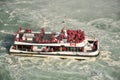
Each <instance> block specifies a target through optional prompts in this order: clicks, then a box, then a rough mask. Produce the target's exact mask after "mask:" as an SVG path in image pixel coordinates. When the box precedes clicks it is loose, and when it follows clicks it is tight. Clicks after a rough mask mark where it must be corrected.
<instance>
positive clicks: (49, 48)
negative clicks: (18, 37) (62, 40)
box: [17, 45, 84, 52]
mask: <svg viewBox="0 0 120 80" xmlns="http://www.w3.org/2000/svg"><path fill="white" fill-rule="evenodd" d="M37 47H38V49H41V48H42V47H43V46H37ZM17 48H18V49H20V50H28V51H32V46H27V45H26V46H21V45H18V46H17ZM45 48H46V49H44V50H43V51H46V50H47V52H55V51H75V52H76V51H77V52H78V51H83V50H84V48H83V47H65V46H46V47H45Z"/></svg>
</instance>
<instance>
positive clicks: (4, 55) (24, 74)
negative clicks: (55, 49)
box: [0, 0, 120, 80]
mask: <svg viewBox="0 0 120 80" xmlns="http://www.w3.org/2000/svg"><path fill="white" fill-rule="evenodd" d="M63 21H64V23H63ZM21 26H22V27H23V28H31V29H33V30H35V31H40V29H41V27H44V28H45V30H46V31H60V29H61V28H62V27H63V26H67V28H68V29H82V30H84V31H85V33H86V35H94V36H95V37H96V38H98V39H99V42H100V55H99V56H98V57H96V58H92V59H89V60H82V61H79V60H74V59H59V58H38V57H18V56H10V55H9V48H10V45H11V44H12V43H13V37H14V36H13V34H14V32H15V31H17V30H18V29H19V27H21ZM0 80H120V0H0Z"/></svg>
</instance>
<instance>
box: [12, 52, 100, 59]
mask: <svg viewBox="0 0 120 80" xmlns="http://www.w3.org/2000/svg"><path fill="white" fill-rule="evenodd" d="M95 53H96V54H95V55H70V54H58V53H56V54H50V53H21V52H20V53H18V52H11V53H10V55H15V56H24V57H40V58H41V57H42V58H46V57H58V58H73V59H89V58H93V57H96V56H98V55H99V52H95Z"/></svg>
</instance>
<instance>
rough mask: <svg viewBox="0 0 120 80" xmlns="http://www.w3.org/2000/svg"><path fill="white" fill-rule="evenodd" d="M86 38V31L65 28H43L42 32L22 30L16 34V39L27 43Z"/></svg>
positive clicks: (67, 41)
mask: <svg viewBox="0 0 120 80" xmlns="http://www.w3.org/2000/svg"><path fill="white" fill-rule="evenodd" d="M84 40H85V34H84V31H81V30H64V29H62V30H61V32H56V33H55V32H45V31H44V29H43V28H42V29H41V31H40V32H33V31H32V30H31V29H26V30H23V29H21V28H20V30H19V31H18V32H17V34H16V36H15V41H17V42H25V43H39V44H40V43H42V44H44V43H45V44H47V43H81V42H83V41H84Z"/></svg>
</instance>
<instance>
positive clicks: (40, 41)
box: [9, 28, 99, 59]
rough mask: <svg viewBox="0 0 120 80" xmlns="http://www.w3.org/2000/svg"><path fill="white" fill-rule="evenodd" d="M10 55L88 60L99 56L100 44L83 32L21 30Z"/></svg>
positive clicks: (70, 30) (16, 36)
mask: <svg viewBox="0 0 120 80" xmlns="http://www.w3.org/2000/svg"><path fill="white" fill-rule="evenodd" d="M9 52H10V55H18V56H36V57H60V58H76V59H87V58H91V57H96V56H97V55H99V42H98V40H97V39H96V38H94V37H88V36H85V33H84V31H82V30H72V29H67V30H66V29H65V28H63V29H61V31H60V32H46V31H45V30H44V28H42V29H41V30H40V31H36V32H35V31H32V30H31V29H22V28H20V29H19V30H18V31H17V33H16V35H15V37H14V44H13V45H12V46H11V47H10V50H9Z"/></svg>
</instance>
